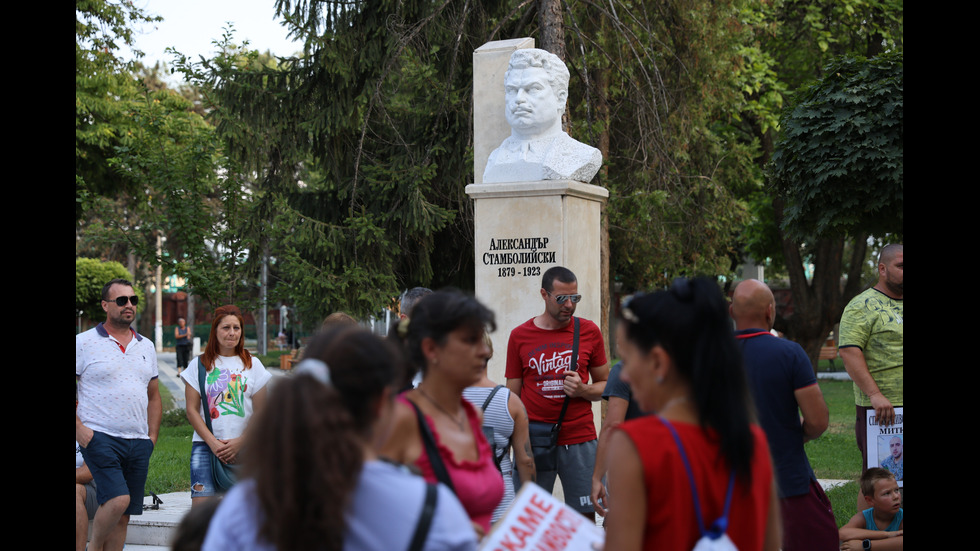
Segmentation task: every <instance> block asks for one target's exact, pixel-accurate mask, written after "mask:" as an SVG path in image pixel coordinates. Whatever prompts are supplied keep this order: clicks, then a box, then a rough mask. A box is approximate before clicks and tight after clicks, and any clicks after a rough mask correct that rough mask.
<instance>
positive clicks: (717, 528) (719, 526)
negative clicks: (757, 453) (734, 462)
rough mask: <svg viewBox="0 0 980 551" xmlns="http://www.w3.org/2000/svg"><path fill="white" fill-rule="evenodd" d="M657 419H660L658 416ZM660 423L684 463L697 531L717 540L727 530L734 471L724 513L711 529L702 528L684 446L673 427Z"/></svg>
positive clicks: (666, 423) (698, 505)
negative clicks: (696, 521) (692, 500)
mask: <svg viewBox="0 0 980 551" xmlns="http://www.w3.org/2000/svg"><path fill="white" fill-rule="evenodd" d="M658 417H660V416H659V415H658ZM660 421H661V422H663V424H664V426H665V427H667V429H668V430H670V434H671V436H673V437H674V442H676V443H677V449H678V450H679V451H680V452H681V459H682V460H683V461H684V470H686V471H687V480H688V482H690V484H691V494H692V496H693V498H694V513H695V515H697V517H698V530H699V531H700V533H701V536H702V537H703V536H708V537H709V538H711V539H713V540H714V539H718V538H720V537H721V535H722V534H724V533H725V532H726V531H727V530H728V511H729V509H731V505H732V490H734V489H735V469H732V473H731V475H729V477H728V494H727V495H726V496H725V511H724V512H723V513H722V515H721V516H720V517H718V519H717V520H715V521H714V522H713V523H711V528H709V529H707V530H706V529H705V528H704V519H703V518H702V516H701V503H700V501H699V500H698V488H697V486H695V485H694V471H693V470H691V463H690V461H688V459H687V452H686V451H685V450H684V445H683V444H681V437H680V435H678V434H677V430H675V429H674V425H672V424H670V422H669V421H667V420H666V419H664V418H663V417H660Z"/></svg>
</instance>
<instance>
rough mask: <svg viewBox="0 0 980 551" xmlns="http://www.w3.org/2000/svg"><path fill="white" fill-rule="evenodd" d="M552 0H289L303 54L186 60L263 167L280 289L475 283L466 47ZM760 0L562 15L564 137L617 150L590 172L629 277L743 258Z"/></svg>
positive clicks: (217, 111) (356, 301) (530, 18)
mask: <svg viewBox="0 0 980 551" xmlns="http://www.w3.org/2000/svg"><path fill="white" fill-rule="evenodd" d="M541 5H542V3H538V2H535V3H517V2H492V1H486V2H465V3H456V2H438V3H431V2H422V1H408V2H393V1H389V0H368V1H364V2H357V3H353V4H352V3H349V2H339V1H337V2H304V1H300V2H293V1H288V0H283V1H280V2H277V3H276V6H277V9H278V10H279V13H280V14H282V15H284V16H286V17H287V20H288V21H289V26H290V28H291V30H292V31H293V33H294V34H296V35H297V36H299V37H301V38H303V40H304V44H305V48H304V53H303V55H300V56H296V57H290V58H280V59H278V60H277V62H276V63H275V64H257V63H254V58H250V57H249V55H248V53H247V50H246V49H242V48H236V47H235V46H234V45H233V44H232V43H231V40H230V37H229V36H226V37H225V38H224V39H223V40H222V42H221V43H220V46H221V49H222V51H223V52H224V54H222V55H220V56H218V57H217V58H215V59H212V60H204V61H202V62H199V63H191V62H190V60H187V59H183V58H180V57H178V59H177V63H176V66H177V67H178V68H180V69H181V70H182V71H183V72H184V73H185V74H186V75H187V76H188V78H189V79H190V80H191V81H192V82H194V83H195V84H196V85H197V86H199V87H200V88H201V89H202V90H203V91H204V94H203V96H204V97H205V98H206V103H207V106H208V108H209V110H210V117H211V118H212V121H213V122H214V123H215V124H216V126H217V128H218V131H219V133H220V135H221V137H222V139H223V140H224V141H225V145H226V150H227V151H228V153H229V155H230V156H231V158H232V159H233V161H234V162H236V163H238V165H239V171H240V173H241V174H245V175H248V179H249V180H250V181H252V182H253V185H254V195H253V200H254V202H253V205H252V206H251V208H252V210H251V214H250V215H249V216H248V218H247V221H243V224H244V226H241V227H242V230H243V233H244V234H246V235H252V236H258V237H260V239H259V240H260V241H261V243H262V247H263V248H264V249H265V250H267V251H268V253H269V254H270V256H271V257H272V258H273V259H274V260H275V262H274V268H273V272H274V280H275V282H276V286H277V288H278V289H279V290H280V294H279V296H281V297H283V298H285V297H287V296H288V297H290V298H291V299H292V302H293V303H294V304H296V305H297V306H298V307H299V308H300V310H301V311H303V312H304V313H305V314H306V315H307V316H308V317H312V318H314V319H315V318H320V317H322V316H324V315H326V314H327V313H329V312H331V311H334V310H347V311H349V312H351V313H354V314H358V315H363V314H368V313H373V312H376V311H377V310H378V309H379V308H380V307H382V306H384V305H386V304H388V303H389V301H390V300H391V298H390V297H393V296H396V295H397V294H398V292H399V290H400V289H403V288H405V287H411V286H414V285H426V286H430V287H440V286H443V285H456V286H460V287H463V288H468V287H470V286H471V285H472V281H473V273H472V270H473V266H472V246H473V245H472V231H473V230H472V223H473V222H472V220H473V219H472V206H471V202H470V200H469V199H468V198H467V197H466V196H465V194H464V192H463V189H464V187H465V186H466V185H467V184H468V183H470V182H471V181H472V177H473V176H472V170H473V168H472V141H473V138H472V126H471V119H472V103H471V97H472V93H473V89H472V86H473V75H472V63H471V56H472V52H473V50H474V49H476V48H477V47H479V46H480V45H482V44H484V43H485V42H488V41H491V40H499V39H507V38H515V37H521V36H535V35H536V33H537V18H536V17H535V15H536V14H537V11H538V10H539V9H541ZM753 5H754V2H749V1H745V0H739V1H726V2H704V1H695V0H676V1H672V2H666V3H658V4H649V5H648V4H643V5H632V4H627V3H619V2H617V3H613V4H609V5H606V4H593V3H582V4H576V5H575V6H572V9H571V10H570V11H566V12H565V13H566V22H565V28H566V29H567V32H568V33H569V34H570V35H571V36H573V38H569V39H568V40H566V43H567V48H568V51H567V52H560V55H562V56H563V57H565V58H567V59H569V60H570V61H569V63H570V66H571V70H572V75H573V76H572V83H571V90H570V102H569V113H570V115H571V117H570V118H571V120H572V126H571V128H570V133H571V134H572V135H573V136H574V137H576V138H577V139H579V140H582V141H586V142H589V143H591V144H593V145H596V146H598V147H600V149H601V150H602V151H603V153H604V156H605V157H606V159H607V161H608V162H607V166H606V168H605V169H604V170H603V172H602V173H601V174H600V175H599V176H598V177H597V179H596V180H595V181H594V182H593V183H596V184H599V185H604V186H606V187H608V188H609V189H610V190H611V192H612V198H611V200H610V203H609V207H608V209H607V212H608V213H609V220H610V228H611V229H610V234H611V242H612V246H611V249H612V253H611V259H612V261H611V262H612V270H611V271H612V273H613V274H615V277H617V279H619V280H620V281H623V282H624V284H625V285H626V286H627V287H630V288H639V287H649V286H652V285H656V284H658V283H661V282H663V281H665V280H666V279H669V277H671V276H672V275H676V274H679V273H683V272H687V273H729V272H730V270H731V269H732V267H733V265H734V260H735V259H736V257H737V255H736V254H735V250H734V248H733V242H734V237H735V236H736V235H737V234H738V232H739V228H740V227H741V225H742V223H743V222H744V220H745V213H746V209H745V205H744V203H743V202H742V201H740V200H739V199H738V196H739V195H740V194H741V195H744V194H745V193H746V191H745V190H747V189H754V187H758V186H759V185H761V171H760V170H759V168H758V166H757V165H756V164H754V163H753V160H754V158H753V151H754V146H753V145H752V144H751V143H748V144H746V143H744V142H742V141H740V139H739V135H738V132H737V129H736V127H735V125H734V122H735V118H736V117H737V110H738V109H737V108H742V107H746V106H747V105H749V104H751V105H755V104H756V103H755V101H754V100H753V101H746V99H745V97H744V95H743V88H744V87H745V86H747V82H749V81H750V80H751V78H752V77H751V76H750V75H749V74H748V73H747V71H749V69H750V68H749V65H748V64H747V63H746V62H744V60H743V53H744V50H745V48H744V46H743V43H744V42H745V41H746V40H749V39H751V34H752V27H751V25H749V24H748V23H747V22H745V21H744V19H745V14H746V12H748V11H750V8H751V7H752V6H753ZM752 70H753V71H754V70H755V69H752ZM742 188H744V189H742ZM740 189H742V191H739V190H740Z"/></svg>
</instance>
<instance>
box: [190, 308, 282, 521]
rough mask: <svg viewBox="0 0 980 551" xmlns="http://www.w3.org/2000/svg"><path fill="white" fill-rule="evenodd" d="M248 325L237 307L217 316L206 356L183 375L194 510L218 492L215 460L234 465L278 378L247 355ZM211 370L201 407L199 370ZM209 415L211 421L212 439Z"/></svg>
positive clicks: (206, 373) (223, 310) (220, 309)
mask: <svg viewBox="0 0 980 551" xmlns="http://www.w3.org/2000/svg"><path fill="white" fill-rule="evenodd" d="M243 327H244V323H243V320H242V314H241V311H240V310H239V309H238V307H236V306H232V305H228V306H221V307H220V308H218V309H217V310H215V312H214V320H213V321H212V322H211V333H210V334H209V335H208V343H207V346H205V348H204V353H203V354H201V355H200V356H198V357H197V358H194V359H193V360H191V362H190V364H188V366H187V369H185V370H184V371H183V372H182V373H181V377H182V378H183V379H184V382H185V383H186V384H185V385H184V400H185V402H186V407H187V420H188V421H190V423H191V426H192V427H194V438H193V443H192V444H191V506H192V507H193V506H196V505H199V504H200V503H201V502H203V501H204V500H206V499H208V498H210V497H212V496H214V495H216V494H217V493H219V492H218V489H217V487H216V486H215V482H214V475H213V473H212V472H211V455H212V454H213V455H215V456H217V457H218V459H220V460H221V461H222V462H223V463H227V464H234V463H236V462H237V461H238V454H239V452H240V451H241V445H242V441H243V436H244V433H245V429H246V427H247V426H248V422H249V419H250V418H251V417H252V415H253V413H256V412H258V410H260V409H261V408H262V406H263V405H264V403H265V397H266V394H267V393H266V388H265V387H266V384H267V383H268V382H269V379H271V378H272V375H271V374H270V373H269V372H268V371H267V370H266V369H265V367H264V366H263V365H262V362H260V361H259V360H258V358H253V357H252V355H251V354H250V353H249V352H248V350H245V336H244V333H243ZM201 364H203V365H204V366H205V369H206V371H205V375H204V377H205V381H204V386H205V395H206V397H207V403H208V408H207V411H205V409H204V407H203V405H202V404H201V389H200V388H199V387H200V382H199V373H198V370H199V369H201ZM204 415H208V416H209V417H210V419H211V428H212V429H213V430H214V432H213V433H212V432H211V431H210V430H208V426H207V423H206V422H205V420H204Z"/></svg>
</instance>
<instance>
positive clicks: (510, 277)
mask: <svg viewBox="0 0 980 551" xmlns="http://www.w3.org/2000/svg"><path fill="white" fill-rule="evenodd" d="M533 47H534V40H533V39H531V38H520V39H514V40H501V41H496V42H488V43H486V44H484V45H483V46H480V47H479V48H478V49H477V50H475V51H474V52H473V79H474V86H473V131H474V137H473V149H474V152H473V157H474V159H473V165H474V166H473V176H474V178H473V181H474V182H475V183H474V184H471V185H469V186H466V193H467V195H469V196H470V198H472V199H473V201H474V224H475V227H474V245H475V247H474V248H475V263H476V270H475V272H476V281H475V289H476V291H475V294H476V297H477V298H478V299H479V300H480V302H482V303H483V304H485V305H487V306H488V307H489V308H491V309H492V310H493V311H494V313H495V314H496V321H497V331H496V332H494V333H491V335H490V337H491V339H492V341H493V358H492V359H491V360H490V365H489V368H488V373H487V374H488V376H489V377H490V379H492V380H494V381H496V382H498V383H504V382H505V381H506V378H505V377H504V370H505V365H506V362H507V340H508V338H509V336H510V332H511V330H512V329H513V328H514V327H517V326H518V325H520V324H522V323H524V322H526V321H527V320H529V319H530V318H532V317H534V316H537V315H538V314H540V313H542V312H543V311H544V306H545V305H544V301H543V300H542V298H541V276H542V275H543V274H544V272H545V271H546V270H548V269H549V268H552V267H555V266H564V267H566V268H568V269H569V270H571V271H572V272H573V273H575V275H576V277H577V279H578V291H579V293H581V294H582V301H581V302H579V304H578V305H577V307H576V311H575V315H577V316H580V317H583V318H586V319H590V320H592V321H594V322H596V323H597V324H598V323H600V322H601V320H602V312H601V297H602V285H603V281H602V272H601V257H600V255H601V252H600V237H601V231H600V217H601V210H602V209H601V207H602V205H603V203H604V202H605V201H606V199H607V198H608V197H609V192H608V191H607V190H606V189H605V188H602V187H599V186H594V185H591V184H585V183H582V182H578V181H573V180H537V181H529V182H507V183H490V184H485V183H483V172H484V169H485V168H486V164H487V158H488V157H489V156H490V153H491V152H492V151H493V150H494V149H496V148H497V147H498V146H500V144H501V142H502V141H503V140H504V139H505V138H507V137H508V136H510V135H511V128H510V126H509V125H508V124H507V120H506V117H505V111H504V109H505V98H504V75H505V73H506V72H507V67H508V64H509V62H510V57H511V54H512V53H513V52H514V51H515V50H518V49H522V48H533ZM522 176H523V175H522ZM531 177H533V176H531ZM607 350H608V346H607ZM593 411H594V419H595V422H596V430H597V431H598V428H599V424H600V420H601V408H600V402H595V404H594V406H593ZM556 491H557V492H558V493H560V490H558V489H557V486H556Z"/></svg>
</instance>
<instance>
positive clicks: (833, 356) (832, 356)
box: [820, 345, 840, 371]
mask: <svg viewBox="0 0 980 551" xmlns="http://www.w3.org/2000/svg"><path fill="white" fill-rule="evenodd" d="M839 357H840V355H839V354H838V353H837V346H836V345H831V346H821V347H820V359H821V360H830V368H831V369H833V370H834V371H837V362H836V360H837V358H839Z"/></svg>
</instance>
